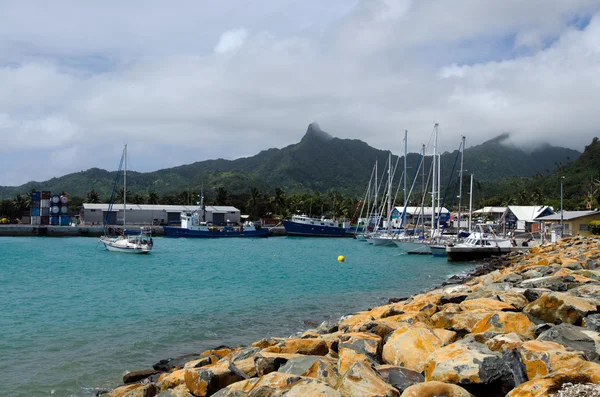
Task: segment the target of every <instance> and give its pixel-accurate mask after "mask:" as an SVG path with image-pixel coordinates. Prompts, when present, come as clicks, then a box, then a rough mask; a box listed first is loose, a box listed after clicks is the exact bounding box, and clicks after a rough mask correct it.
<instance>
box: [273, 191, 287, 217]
mask: <svg viewBox="0 0 600 397" xmlns="http://www.w3.org/2000/svg"><path fill="white" fill-rule="evenodd" d="M286 201H287V197H286V196H285V192H284V191H283V189H280V188H277V189H275V196H273V204H274V205H275V212H276V213H277V214H278V215H281V214H282V211H283V210H284V208H285V202H286Z"/></svg>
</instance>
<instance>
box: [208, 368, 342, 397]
mask: <svg viewBox="0 0 600 397" xmlns="http://www.w3.org/2000/svg"><path fill="white" fill-rule="evenodd" d="M239 392H243V394H241V393H239ZM235 393H238V394H235ZM225 396H228V397H233V396H236V397H237V396H239V397H246V396H247V397H280V396H286V397H301V396H319V397H341V394H340V393H339V392H338V391H337V390H335V389H333V388H332V387H330V386H329V385H327V384H325V383H323V382H320V381H318V380H316V379H313V378H306V377H301V376H295V375H290V374H285V373H282V372H271V373H270V374H268V375H265V376H262V377H260V378H258V379H252V380H248V381H242V382H238V383H237V384H232V385H230V386H229V387H228V388H226V389H223V390H221V391H219V392H218V393H216V394H214V397H225Z"/></svg>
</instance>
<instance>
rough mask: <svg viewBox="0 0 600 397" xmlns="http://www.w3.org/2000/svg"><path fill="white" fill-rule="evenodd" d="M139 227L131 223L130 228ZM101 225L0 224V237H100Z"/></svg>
mask: <svg viewBox="0 0 600 397" xmlns="http://www.w3.org/2000/svg"><path fill="white" fill-rule="evenodd" d="M136 227H139V225H138V226H136V225H131V226H130V228H132V229H133V228H136ZM144 227H146V228H148V227H149V228H151V229H152V235H153V236H164V235H165V232H164V230H163V228H162V226H144ZM103 232H104V228H103V227H102V226H52V225H43V226H42V225H23V224H19V225H0V237H17V236H44V237H100V236H101V235H102V234H103ZM285 235H287V233H286V232H285V229H284V228H283V227H273V228H269V236H285Z"/></svg>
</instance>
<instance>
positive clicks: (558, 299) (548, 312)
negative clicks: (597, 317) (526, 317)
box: [523, 292, 596, 325]
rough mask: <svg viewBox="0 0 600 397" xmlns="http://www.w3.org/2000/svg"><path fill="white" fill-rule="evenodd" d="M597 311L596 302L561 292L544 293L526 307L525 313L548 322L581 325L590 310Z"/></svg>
mask: <svg viewBox="0 0 600 397" xmlns="http://www.w3.org/2000/svg"><path fill="white" fill-rule="evenodd" d="M595 311H596V305H595V304H594V302H592V301H590V300H589V299H586V298H578V297H575V296H572V295H569V294H565V293H560V292H551V293H548V294H545V295H542V296H541V297H540V298H539V299H537V300H536V301H534V302H531V303H530V304H528V305H527V306H525V308H523V312H524V313H528V314H530V315H531V316H533V317H535V318H538V319H540V320H542V321H545V322H548V323H555V324H557V323H561V322H562V323H569V324H575V325H580V324H581V320H582V319H583V318H584V317H585V316H587V314H588V313H590V312H595Z"/></svg>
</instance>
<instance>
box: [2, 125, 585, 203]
mask: <svg viewBox="0 0 600 397" xmlns="http://www.w3.org/2000/svg"><path fill="white" fill-rule="evenodd" d="M508 137H509V135H508V134H501V135H499V136H497V137H495V138H492V139H491V140H488V141H486V142H484V143H482V144H479V145H476V146H472V147H469V148H467V149H465V155H464V159H465V164H464V166H465V169H467V170H469V171H468V172H469V173H470V172H475V174H476V176H477V179H478V180H483V181H499V180H502V179H505V178H509V177H521V176H522V177H527V176H532V175H535V174H538V173H542V174H549V173H550V171H551V170H553V169H555V168H556V167H557V165H558V164H564V163H568V162H570V161H572V160H574V159H576V158H578V157H579V156H580V154H581V153H579V152H578V151H576V150H572V149H566V148H561V147H556V146H552V145H550V144H546V145H543V146H542V147H541V148H539V149H535V150H533V151H531V153H529V154H528V153H526V152H525V151H524V150H522V149H520V148H518V147H515V146H512V145H505V144H504V142H505V141H506V139H508ZM389 153H390V151H389V150H381V149H376V148H373V147H371V146H369V145H368V144H367V143H366V142H364V141H362V140H359V139H342V138H337V137H333V136H331V135H330V134H328V133H327V132H325V131H323V130H322V129H321V128H320V127H319V125H318V124H317V123H311V124H309V126H308V128H307V130H306V133H305V134H304V136H303V137H302V139H301V140H300V141H299V142H298V143H295V144H291V145H288V146H286V147H283V148H269V149H266V150H262V151H260V152H259V153H257V154H256V155H254V156H250V157H242V158H238V159H234V160H226V159H210V160H203V161H198V162H194V163H190V164H183V165H179V166H176V167H171V168H164V169H160V170H157V171H152V172H136V171H128V175H127V181H128V190H129V191H130V192H131V193H132V194H134V193H145V194H147V193H149V192H151V191H154V192H156V193H159V194H171V193H175V192H180V191H183V190H188V189H194V190H200V187H201V186H204V188H205V190H207V191H208V193H210V191H214V190H215V189H216V188H217V187H224V188H225V189H227V190H228V191H229V192H232V193H235V192H246V191H248V189H249V188H250V187H256V188H259V189H261V190H273V189H275V188H283V189H284V190H285V191H289V192H298V191H311V190H315V191H320V192H326V191H328V190H330V189H337V190H339V191H341V192H342V193H344V194H353V195H360V194H362V192H363V190H364V188H365V186H366V184H367V182H368V179H369V177H370V175H371V171H372V168H373V165H374V164H375V161H376V160H378V161H379V162H380V164H381V166H380V172H382V170H383V163H384V162H385V161H387V158H388V154H389ZM457 154H458V150H455V151H453V152H446V153H444V154H442V155H441V159H442V169H443V170H444V171H443V175H442V182H443V183H445V181H446V180H448V178H449V176H450V171H449V170H451V169H452V164H453V163H454V162H455V159H456V156H457ZM418 156H419V155H418V154H417V153H409V154H408V156H407V163H408V164H409V166H413V165H415V164H416V163H417V159H418ZM396 160H397V156H395V155H393V162H394V163H395V162H396ZM428 164H429V163H427V162H426V167H428ZM444 173H445V174H446V175H444ZM409 176H411V175H410V173H409ZM114 178H115V171H107V170H103V169H100V168H90V169H88V170H86V171H80V172H75V173H71V174H67V175H63V176H61V177H56V178H52V179H49V180H47V181H43V182H35V181H31V182H28V183H25V184H23V185H20V186H0V198H6V197H12V196H15V195H16V194H22V193H28V192H29V191H31V190H33V189H35V190H50V191H53V192H60V191H65V192H67V193H69V194H71V195H74V196H85V195H86V194H87V192H89V191H90V190H92V189H94V190H96V191H97V192H98V193H99V194H100V195H101V196H102V197H105V196H107V195H109V194H110V190H111V189H112V183H113V181H114Z"/></svg>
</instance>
